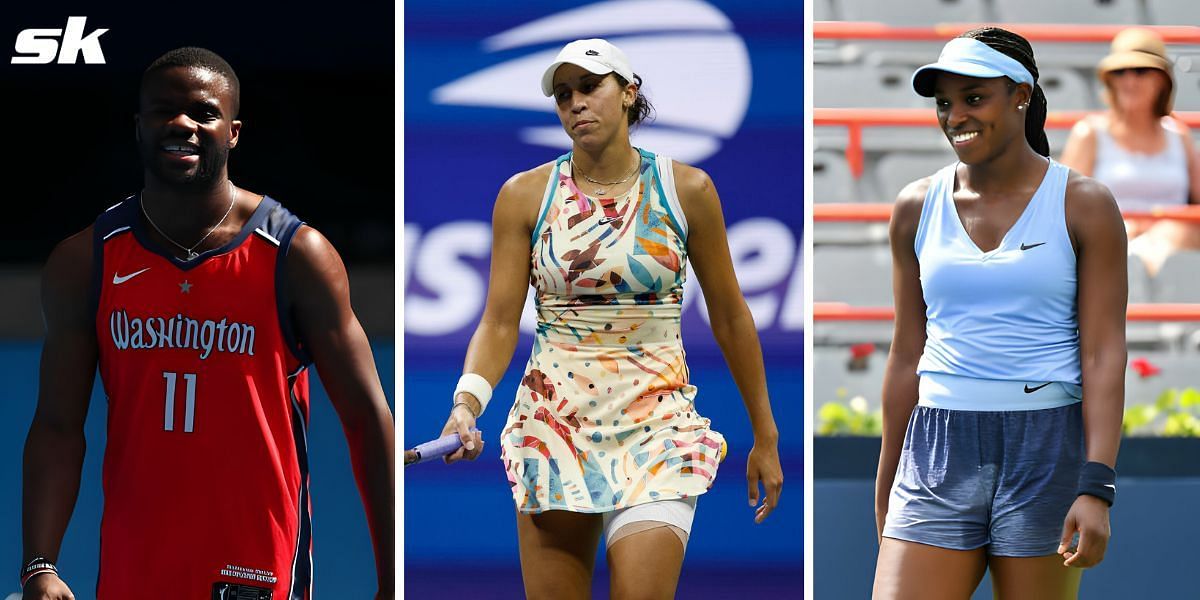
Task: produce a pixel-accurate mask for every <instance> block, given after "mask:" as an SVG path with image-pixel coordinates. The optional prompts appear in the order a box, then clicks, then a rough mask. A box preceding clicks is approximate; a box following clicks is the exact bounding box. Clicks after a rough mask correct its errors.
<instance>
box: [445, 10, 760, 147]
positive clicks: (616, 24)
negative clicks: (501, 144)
mask: <svg viewBox="0 0 1200 600" xmlns="http://www.w3.org/2000/svg"><path fill="white" fill-rule="evenodd" d="M589 37H604V38H607V39H608V40H609V41H611V42H613V43H614V44H616V45H617V46H618V47H620V48H621V50H623V51H624V52H625V54H626V55H627V56H628V57H629V60H630V62H631V63H632V64H633V67H634V71H635V72H636V73H637V74H638V75H640V76H641V77H642V79H643V80H645V89H646V95H647V96H648V97H649V98H650V101H651V102H652V103H653V104H654V108H655V113H656V118H655V119H654V121H652V122H650V123H648V124H645V125H642V126H640V127H638V128H637V129H635V130H634V132H633V136H632V137H633V140H634V143H635V144H636V145H638V146H643V147H647V148H654V150H655V151H656V152H661V153H662V154H665V155H667V156H671V157H673V158H676V159H678V160H681V161H684V162H690V163H696V162H700V161H702V160H704V159H706V158H708V157H709V156H712V155H713V154H715V153H716V152H717V151H718V150H720V148H721V144H722V142H723V141H724V140H726V139H729V138H730V137H732V136H733V135H734V134H735V133H737V130H738V128H739V127H740V126H741V124H742V119H743V118H744V117H745V116H746V109H747V107H748V106H749V104H750V82H751V76H750V74H751V73H750V72H751V69H750V54H749V51H748V50H747V49H746V44H745V42H744V41H743V40H742V38H741V36H739V35H738V34H737V33H736V32H734V31H733V23H732V22H731V21H730V20H729V17H727V16H725V14H724V13H722V12H721V11H719V10H717V9H716V8H715V7H713V6H712V5H710V4H708V3H706V2H702V1H700V0H611V1H609V2H600V3H597V4H590V5H587V6H584V7H581V8H575V9H571V10H567V11H563V12H560V13H557V14H553V15H550V16H547V17H543V18H541V19H538V20H535V21H531V22H529V23H526V24H524V25H520V26H518V27H514V28H512V29H509V30H508V31H504V32H502V33H499V34H496V35H494V36H492V37H489V38H487V39H485V40H483V47H484V49H485V50H487V51H488V52H499V51H501V50H510V49H513V48H522V47H526V46H534V45H538V46H544V45H545V44H548V43H555V44H556V45H555V46H554V47H552V48H549V49H543V50H537V51H534V52H532V53H530V54H527V55H525V56H522V57H520V58H515V59H512V60H509V61H506V62H503V63H500V64H498V65H494V66H491V67H488V68H485V69H483V70H480V71H477V72H475V73H472V74H470V75H467V76H464V77H462V78H459V79H458V80H455V81H452V82H450V83H447V84H445V85H443V86H441V87H438V88H437V89H435V90H433V93H432V98H433V102H434V103H437V104H450V105H459V106H489V107H496V108H508V109H520V110H532V111H538V112H546V113H553V112H554V105H553V103H552V102H551V101H550V100H549V99H548V98H546V97H544V96H543V95H542V93H541V90H540V89H539V88H538V81H540V80H541V77H542V70H544V69H545V68H546V65H548V64H550V63H551V62H553V61H554V57H555V55H556V54H558V50H559V48H560V47H561V46H562V44H563V43H566V42H568V41H571V40H574V39H577V38H589ZM522 82H525V83H522ZM518 135H519V137H520V139H521V140H522V141H523V142H526V143H528V144H533V145H538V146H549V147H551V148H558V149H568V148H570V147H571V140H570V138H568V137H567V135H566V133H565V132H563V130H562V128H561V127H559V126H558V125H547V126H542V127H526V128H524V129H522V130H521V131H520V132H519V133H518Z"/></svg>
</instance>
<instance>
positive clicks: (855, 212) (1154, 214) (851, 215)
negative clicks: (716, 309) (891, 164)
mask: <svg viewBox="0 0 1200 600" xmlns="http://www.w3.org/2000/svg"><path fill="white" fill-rule="evenodd" d="M892 206H893V204H892V203H890V202H880V203H866V202H864V203H862V204H844V203H833V202H831V203H828V204H814V205H813V207H812V211H813V221H814V222H817V221H854V222H860V223H862V222H880V221H887V220H888V219H891V218H892ZM1121 216H1122V217H1124V218H1126V219H1171V220H1175V221H1186V222H1188V223H1200V205H1188V206H1178V207H1162V208H1157V209H1154V210H1123V211H1121Z"/></svg>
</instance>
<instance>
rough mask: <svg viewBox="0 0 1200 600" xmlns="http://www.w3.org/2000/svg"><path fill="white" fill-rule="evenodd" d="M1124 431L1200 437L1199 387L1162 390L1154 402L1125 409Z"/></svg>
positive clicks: (1136, 433) (1126, 433)
mask: <svg viewBox="0 0 1200 600" xmlns="http://www.w3.org/2000/svg"><path fill="white" fill-rule="evenodd" d="M1121 433H1123V434H1124V435H1163V436H1169V437H1200V390H1197V389H1196V388H1185V389H1183V390H1177V389H1168V390H1164V391H1163V392H1162V393H1161V394H1159V395H1158V398H1156V399H1155V400H1154V403H1153V404H1135V405H1133V406H1130V407H1128V408H1126V409H1125V418H1124V420H1123V421H1122V423H1121Z"/></svg>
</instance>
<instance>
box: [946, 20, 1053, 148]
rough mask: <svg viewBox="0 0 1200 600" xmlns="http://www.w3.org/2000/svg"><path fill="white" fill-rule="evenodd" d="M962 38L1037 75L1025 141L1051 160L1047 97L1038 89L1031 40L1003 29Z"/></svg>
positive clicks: (988, 29) (978, 31) (986, 29)
mask: <svg viewBox="0 0 1200 600" xmlns="http://www.w3.org/2000/svg"><path fill="white" fill-rule="evenodd" d="M958 37H963V38H970V39H974V40H979V41H980V42H983V43H984V44H987V45H988V46H990V47H991V48H992V49H993V50H996V51H997V52H1000V53H1001V54H1004V55H1005V56H1008V57H1009V58H1012V59H1013V60H1016V61H1017V62H1019V63H1021V66H1023V67H1025V68H1026V69H1028V70H1029V74H1030V75H1033V98H1031V99H1030V101H1029V111H1028V114H1026V115H1025V139H1026V140H1028V141H1029V145H1030V146H1032V147H1033V149H1034V150H1035V151H1036V152H1037V153H1038V154H1041V155H1042V156H1050V142H1049V141H1048V140H1047V139H1046V93H1045V92H1043V91H1042V86H1040V85H1038V83H1037V81H1038V68H1037V63H1036V62H1034V60H1033V47H1032V46H1030V45H1029V40H1027V39H1025V38H1023V37H1021V36H1019V35H1017V34H1015V33H1013V32H1011V31H1008V30H1007V29H1000V28H999V27H980V28H978V29H972V30H970V31H968V32H966V33H963V34H962V35H960V36H958Z"/></svg>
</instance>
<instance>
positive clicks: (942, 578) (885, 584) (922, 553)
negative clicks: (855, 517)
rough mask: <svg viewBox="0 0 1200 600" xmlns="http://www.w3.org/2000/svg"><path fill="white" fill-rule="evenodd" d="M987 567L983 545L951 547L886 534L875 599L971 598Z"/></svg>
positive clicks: (926, 599)
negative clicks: (965, 547)
mask: <svg viewBox="0 0 1200 600" xmlns="http://www.w3.org/2000/svg"><path fill="white" fill-rule="evenodd" d="M986 567H987V555H986V554H985V553H984V549H983V548H977V549H975V550H948V549H946V548H938V547H937V546H929V545H926V544H918V543H916V542H907V541H904V540H898V539H895V538H886V537H885V538H883V542H882V543H881V544H880V545H879V559H878V561H877V562H876V563H875V589H874V592H873V595H872V597H873V598H874V600H910V599H911V600H969V599H970V598H971V594H973V593H975V588H977V587H979V581H980V580H981V579H983V572H984V570H985V569H986Z"/></svg>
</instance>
